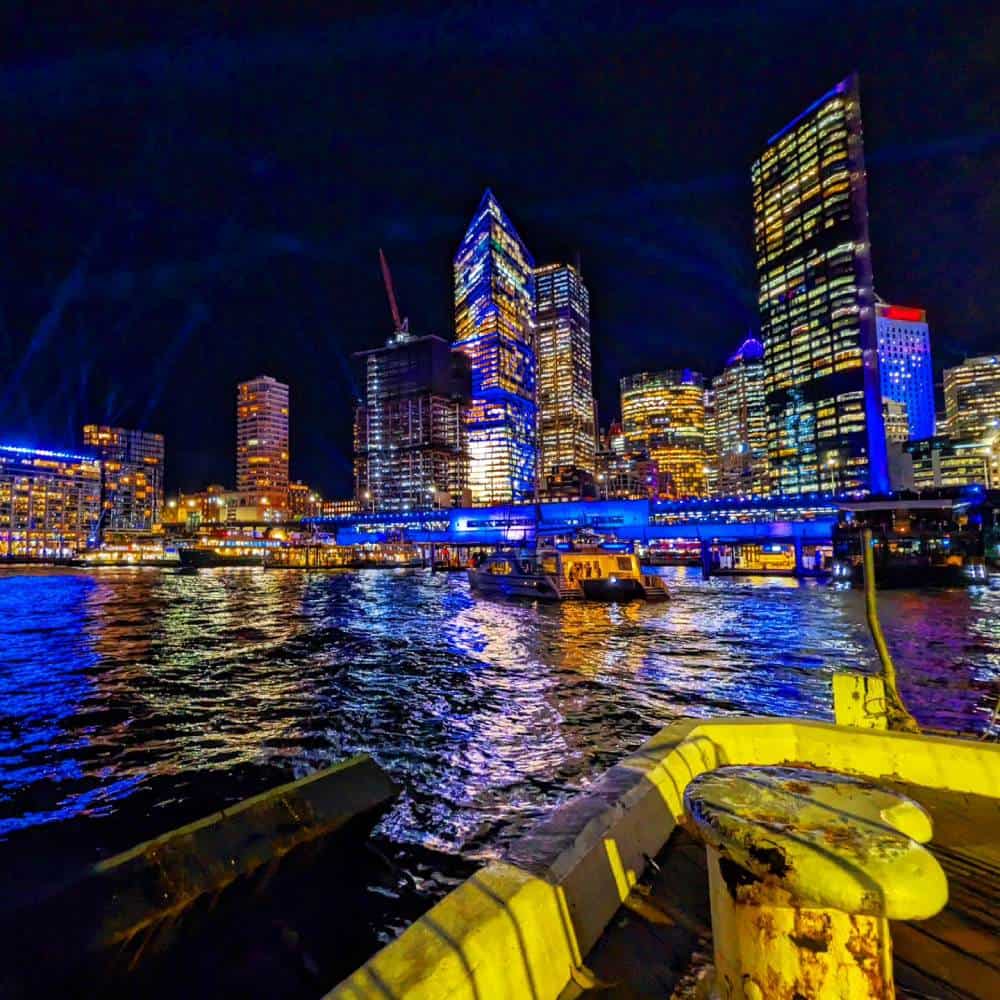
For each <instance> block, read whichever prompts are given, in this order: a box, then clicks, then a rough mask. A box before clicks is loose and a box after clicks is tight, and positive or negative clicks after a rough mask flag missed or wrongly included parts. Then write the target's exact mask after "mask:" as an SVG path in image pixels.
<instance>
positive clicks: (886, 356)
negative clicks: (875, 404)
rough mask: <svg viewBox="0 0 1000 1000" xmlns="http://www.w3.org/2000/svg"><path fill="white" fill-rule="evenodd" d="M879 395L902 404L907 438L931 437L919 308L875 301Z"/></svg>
mask: <svg viewBox="0 0 1000 1000" xmlns="http://www.w3.org/2000/svg"><path fill="white" fill-rule="evenodd" d="M875 318H876V329H877V333H878V367H879V376H880V378H881V380H882V395H883V396H884V397H885V398H886V399H892V400H895V401H896V402H897V403H903V404H904V405H905V406H906V416H907V421H908V425H909V437H910V440H914V441H917V440H924V439H926V438H932V437H934V426H935V423H934V420H935V415H934V368H933V366H932V364H931V335H930V329H929V328H928V326H927V314H926V313H925V312H924V310H923V309H913V308H910V307H909V306H891V305H889V304H888V303H886V302H877V303H876V304H875Z"/></svg>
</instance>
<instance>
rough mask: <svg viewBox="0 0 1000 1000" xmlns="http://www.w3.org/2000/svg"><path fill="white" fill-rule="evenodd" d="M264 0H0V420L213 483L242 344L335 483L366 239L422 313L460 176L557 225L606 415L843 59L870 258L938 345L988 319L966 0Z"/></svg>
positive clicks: (999, 214)
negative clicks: (114, 434)
mask: <svg viewBox="0 0 1000 1000" xmlns="http://www.w3.org/2000/svg"><path fill="white" fill-rule="evenodd" d="M74 6H75V5H74V4H70V3H67V4H66V11H67V12H72V11H73V10H74ZM286 6H289V5H284V4H278V3H275V4H273V5H272V6H270V7H268V8H264V7H261V8H256V7H254V5H253V4H250V3H225V4H216V5H213V4H209V3H202V4H198V5H196V6H193V7H192V8H191V9H190V12H186V11H187V8H185V7H184V6H183V5H178V4H177V3H146V4H132V5H124V4H123V5H106V10H108V11H109V12H108V13H105V14H104V15H102V19H101V20H95V21H93V22H89V23H84V22H81V21H80V20H79V19H78V18H77V19H75V20H74V19H73V17H72V15H71V14H70V13H67V14H65V15H64V16H59V15H58V13H54V12H53V8H52V6H51V5H45V4H30V3H27V2H24V3H21V4H18V3H14V4H12V5H6V6H5V8H4V11H5V13H2V14H0V39H2V41H0V46H2V50H3V51H2V55H3V62H2V64H0V143H2V150H0V152H2V158H0V212H2V216H0V439H3V440H8V441H10V440H14V441H18V442H21V443H28V442H31V443H37V444H46V445H49V446H75V445H78V443H79V426H80V424H82V423H83V422H85V421H110V422H113V423H119V424H123V425H126V426H145V427H146V428H147V429H149V430H158V431H162V432H163V433H165V434H166V435H167V465H168V486H171V487H177V486H181V487H184V488H195V487H198V486H200V485H202V484H203V483H204V482H206V481H223V482H231V481H232V480H233V478H234V468H233V466H234V457H233V451H234V434H235V432H234V423H235V418H234V405H235V404H234V394H235V389H234V386H235V383H236V381H237V380H238V379H241V378H246V377H249V376H252V375H255V374H257V373H260V372H266V373H268V374H271V375H274V376H276V377H277V378H280V379H282V380H284V381H287V382H289V383H290V384H291V393H292V396H291V399H292V403H291V405H292V475H293V477H295V478H302V479H305V480H306V481H307V482H309V483H311V484H313V485H315V486H318V487H320V488H321V489H323V490H324V491H325V492H326V493H327V495H338V494H346V493H347V491H348V490H349V488H350V422H351V397H352V395H353V393H354V391H355V386H354V379H353V376H352V366H351V361H350V355H351V353H352V352H353V351H356V350H360V349H364V348H368V347H372V346H374V345H376V344H379V343H380V342H381V341H382V340H383V339H384V338H385V336H386V335H387V334H388V333H389V332H390V319H389V311H388V307H387V305H386V302H385V297H384V293H383V289H382V285H381V281H380V275H379V269H378V260H377V251H378V248H379V247H380V246H381V247H384V248H385V250H386V253H387V255H388V257H389V260H390V263H391V265H392V268H393V272H394V275H395V281H396V286H397V292H398V295H399V298H400V302H401V305H402V308H403V312H404V314H407V315H409V317H410V321H411V327H412V328H413V329H415V330H416V331H419V332H436V333H441V334H443V335H445V336H448V337H451V336H452V333H453V330H452V313H451V282H452V275H451V258H452V255H453V253H454V250H455V248H456V246H457V245H458V242H459V240H460V239H461V236H462V233H463V232H464V229H465V226H466V224H467V223H468V221H469V217H470V216H471V214H472V212H473V210H474V209H475V207H476V205H477V203H478V201H479V198H480V196H481V194H482V191H483V188H484V187H485V186H486V185H490V186H491V187H492V188H493V190H494V191H495V193H496V195H497V197H498V198H499V200H500V202H501V204H502V205H503V206H504V208H505V210H506V211H507V213H508V214H509V215H510V217H511V218H512V220H513V221H514V224H515V225H516V226H517V227H518V229H519V230H520V233H521V235H522V236H523V237H524V239H525V241H526V242H527V243H528V246H529V247H530V248H531V250H532V252H533V253H534V255H535V257H536V259H537V260H538V261H539V262H544V261H547V260H550V259H554V258H556V257H563V258H567V257H568V258H572V256H573V255H574V254H575V253H576V252H579V253H580V256H581V260H582V265H583V272H584V277H585V280H586V282H587V284H588V286H589V287H590V290H591V299H592V313H593V315H592V319H593V337H594V357H595V373H596V382H597V390H598V394H599V398H600V402H601V414H602V421H604V422H606V421H607V420H608V418H609V417H611V416H612V415H613V414H614V411H615V410H616V408H617V389H616V385H617V379H618V377H619V376H620V375H622V374H624V373H626V372H629V371H634V370H637V369H640V368H657V367H668V366H681V365H691V366H693V367H696V368H699V369H701V370H703V371H705V372H706V373H707V374H712V373H714V372H715V371H717V370H718V368H719V367H720V365H721V363H722V361H723V359H724V358H725V356H726V355H727V354H728V353H729V352H730V351H731V350H732V349H733V348H734V347H735V346H736V345H737V344H738V343H739V341H740V339H741V337H742V335H743V333H744V331H745V330H746V329H747V328H748V327H753V326H754V325H755V322H756V319H755V279H754V274H753V267H752V260H751V211H750V182H749V169H750V163H751V161H752V160H753V158H754V156H755V155H756V154H757V153H758V152H759V151H760V148H761V146H762V145H763V143H764V142H765V141H766V139H767V137H768V136H769V135H771V134H772V133H773V132H775V131H777V129H778V128H780V127H781V126H782V125H784V124H785V123H786V122H787V121H788V120H789V119H790V118H792V117H793V116H794V115H796V114H797V113H798V112H799V111H800V110H802V109H803V108H804V107H805V106H806V105H807V104H809V103H810V102H811V101H812V100H814V99H815V98H816V97H818V96H819V95H820V94H821V93H823V92H824V91H826V90H827V89H828V88H829V87H830V86H832V85H833V84H834V83H835V82H836V81H837V80H839V79H841V78H842V77H843V76H845V75H846V74H847V73H848V72H849V71H850V70H851V69H852V68H856V69H858V70H859V71H860V74H861V92H862V113H863V118H864V123H865V139H866V150H867V157H868V175H869V203H870V214H871V231H872V244H873V253H874V266H875V283H876V289H877V291H878V292H879V293H880V294H881V295H882V296H883V297H884V298H886V299H888V300H889V301H897V302H901V303H904V304H915V305H922V306H925V307H926V308H927V309H928V311H929V314H930V321H931V336H932V343H933V346H934V350H935V354H936V362H937V365H938V367H939V368H940V367H942V366H943V365H946V364H950V363H954V362H955V361H957V360H961V358H962V357H963V356H964V355H965V354H967V353H976V352H987V351H989V352H994V351H997V350H998V349H1000V324H998V317H1000V293H998V282H997V278H998V275H1000V249H998V247H1000V234H998V223H997V220H998V218H1000V195H998V177H1000V121H998V119H1000V80H998V70H997V63H996V59H997V52H1000V18H998V17H997V15H995V14H994V15H992V16H991V15H990V14H989V6H988V5H985V4H983V5H964V4H960V3H959V4H956V3H949V4H938V5H920V4H915V3H884V4H877V3H856V4H855V3H846V2H841V3H837V2H829V0H828V2H825V3H822V4H813V3H797V2H781V3H771V4H767V3H746V2H744V3H732V4H722V3H720V4H704V3H701V4H691V5H687V6H682V5H672V4H655V5H654V4H645V3H638V2H630V3H624V4H621V5H615V4H610V3H604V4H599V5H590V4H587V3H575V4H547V3H541V4H536V5H532V6H531V7H530V8H525V7H518V6H516V5H512V4H499V3H494V4H488V5H483V6H478V5H475V4H462V5H460V6H458V7H456V8H453V9H444V10H442V8H441V7H440V5H434V6H431V5H427V6H424V7H420V6H414V7H407V8H406V11H405V13H400V12H399V11H400V10H401V9H402V8H400V6H399V5H398V4H397V5H393V8H394V12H390V9H389V8H388V7H385V8H380V7H379V6H378V5H376V4H373V3H364V4H361V3H359V4H355V5H353V7H344V6H341V7H339V8H337V9H336V10H333V9H332V8H333V5H331V4H316V5H315V7H312V8H311V7H301V8H300V11H303V12H300V13H296V14H294V15H289V14H287V13H286V12H284V9H283V8H285V7H286ZM128 7H133V8H140V7H141V9H142V11H143V13H142V15H141V16H137V15H136V14H135V13H134V11H133V12H132V13H130V14H128V15H126V14H119V15H116V14H114V13H111V12H110V11H113V10H115V9H120V10H122V11H124V10H126V9H127V8H128ZM43 8H44V10H43ZM236 12H238V13H236Z"/></svg>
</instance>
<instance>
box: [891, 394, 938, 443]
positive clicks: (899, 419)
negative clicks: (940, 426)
mask: <svg viewBox="0 0 1000 1000" xmlns="http://www.w3.org/2000/svg"><path fill="white" fill-rule="evenodd" d="M882 422H883V423H884V424H885V440H886V442H889V443H892V442H898V441H910V440H912V435H911V434H910V428H911V423H910V415H909V411H908V410H907V409H906V403H903V402H900V401H899V400H896V399H889V398H888V397H886V396H883V397H882ZM932 436H933V435H932Z"/></svg>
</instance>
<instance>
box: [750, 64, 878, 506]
mask: <svg viewBox="0 0 1000 1000" xmlns="http://www.w3.org/2000/svg"><path fill="white" fill-rule="evenodd" d="M751 178H752V182H753V209H754V251H755V256H756V264H757V277H758V282H759V305H760V322H761V340H762V341H763V344H764V367H765V373H766V410H767V450H768V474H769V480H770V489H771V492H773V493H779V494H799V493H809V492H814V491H818V490H820V489H821V488H823V485H824V484H826V483H828V482H830V480H831V479H832V481H833V482H834V484H835V486H836V488H837V489H839V490H849V491H871V492H876V493H882V492H886V491H888V489H889V477H888V469H887V463H886V446H885V429H884V426H883V422H882V393H881V386H880V381H879V369H878V351H877V343H876V331H875V299H874V293H873V290H872V268H871V247H870V244H869V240H868V206H867V194H866V184H865V166H864V153H863V144H862V132H861V105H860V99H859V96H858V82H857V77H856V76H853V75H852V76H850V77H848V78H847V79H846V80H843V81H841V82H840V83H838V84H837V86H836V87H834V88H833V90H831V91H830V92H829V93H827V94H824V95H823V96H822V97H821V98H820V99H819V100H818V101H816V102H815V103H814V104H812V105H810V106H809V107H808V108H806V110H805V111H803V112H802V114H800V115H799V116H798V117H797V118H796V119H795V120H794V121H792V122H791V123H790V124H789V125H787V126H786V127H785V128H783V129H782V130H781V131H780V132H778V133H777V134H775V135H773V136H771V138H770V139H769V140H768V142H767V147H766V149H765V150H764V152H763V153H762V154H761V156H760V158H759V159H758V160H757V161H756V162H755V163H754V165H753V168H752V171H751Z"/></svg>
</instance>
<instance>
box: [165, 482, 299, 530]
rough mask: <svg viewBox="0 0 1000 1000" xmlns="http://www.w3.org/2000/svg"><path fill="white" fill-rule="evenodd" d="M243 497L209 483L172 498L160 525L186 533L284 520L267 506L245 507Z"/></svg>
mask: <svg viewBox="0 0 1000 1000" xmlns="http://www.w3.org/2000/svg"><path fill="white" fill-rule="evenodd" d="M246 498H247V497H246V494H244V493H243V492H241V491H240V490H232V489H227V488H226V487H225V486H222V485H220V484H219V483H212V484H210V485H209V486H207V487H206V488H205V489H203V490H198V491H196V492H194V493H179V494H178V495H177V496H176V497H171V498H170V499H169V500H168V501H167V503H166V508H165V510H164V517H163V523H164V524H174V525H184V526H185V527H187V528H189V529H192V530H193V529H195V528H199V527H201V526H202V525H203V524H263V523H265V522H268V521H279V520H283V519H284V512H282V511H278V510H277V509H276V508H275V507H273V506H271V504H269V503H260V502H258V503H246Z"/></svg>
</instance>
